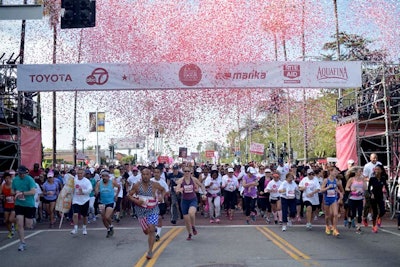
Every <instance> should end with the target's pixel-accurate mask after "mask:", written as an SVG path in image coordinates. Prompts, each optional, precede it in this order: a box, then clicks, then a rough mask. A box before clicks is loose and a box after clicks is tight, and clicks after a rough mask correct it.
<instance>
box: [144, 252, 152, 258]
mask: <svg viewBox="0 0 400 267" xmlns="http://www.w3.org/2000/svg"><path fill="white" fill-rule="evenodd" d="M151 258H153V252H147V255H146V259H148V260H150V259H151Z"/></svg>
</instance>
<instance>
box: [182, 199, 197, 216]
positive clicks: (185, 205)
mask: <svg viewBox="0 0 400 267" xmlns="http://www.w3.org/2000/svg"><path fill="white" fill-rule="evenodd" d="M190 207H195V208H196V209H197V197H195V198H193V199H182V201H181V208H182V214H183V215H188V214H189V208H190Z"/></svg>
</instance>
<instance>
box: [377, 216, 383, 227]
mask: <svg viewBox="0 0 400 267" xmlns="http://www.w3.org/2000/svg"><path fill="white" fill-rule="evenodd" d="M376 224H377V225H378V227H381V225H382V219H381V217H378V219H377V220H376Z"/></svg>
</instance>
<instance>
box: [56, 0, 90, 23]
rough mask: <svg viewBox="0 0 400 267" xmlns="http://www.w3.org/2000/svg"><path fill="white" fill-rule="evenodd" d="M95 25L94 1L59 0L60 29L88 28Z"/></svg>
mask: <svg viewBox="0 0 400 267" xmlns="http://www.w3.org/2000/svg"><path fill="white" fill-rule="evenodd" d="M95 25H96V1H94V0H61V29H71V28H88V27H94V26H95Z"/></svg>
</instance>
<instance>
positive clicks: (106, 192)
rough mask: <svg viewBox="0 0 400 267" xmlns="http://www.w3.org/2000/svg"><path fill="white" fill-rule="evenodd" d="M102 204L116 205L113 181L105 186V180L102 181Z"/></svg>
mask: <svg viewBox="0 0 400 267" xmlns="http://www.w3.org/2000/svg"><path fill="white" fill-rule="evenodd" d="M99 189H100V190H99V191H100V202H101V203H102V204H104V205H107V204H111V203H114V188H113V185H112V182H111V181H108V183H107V184H106V185H105V184H104V182H103V180H100V188H99Z"/></svg>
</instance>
